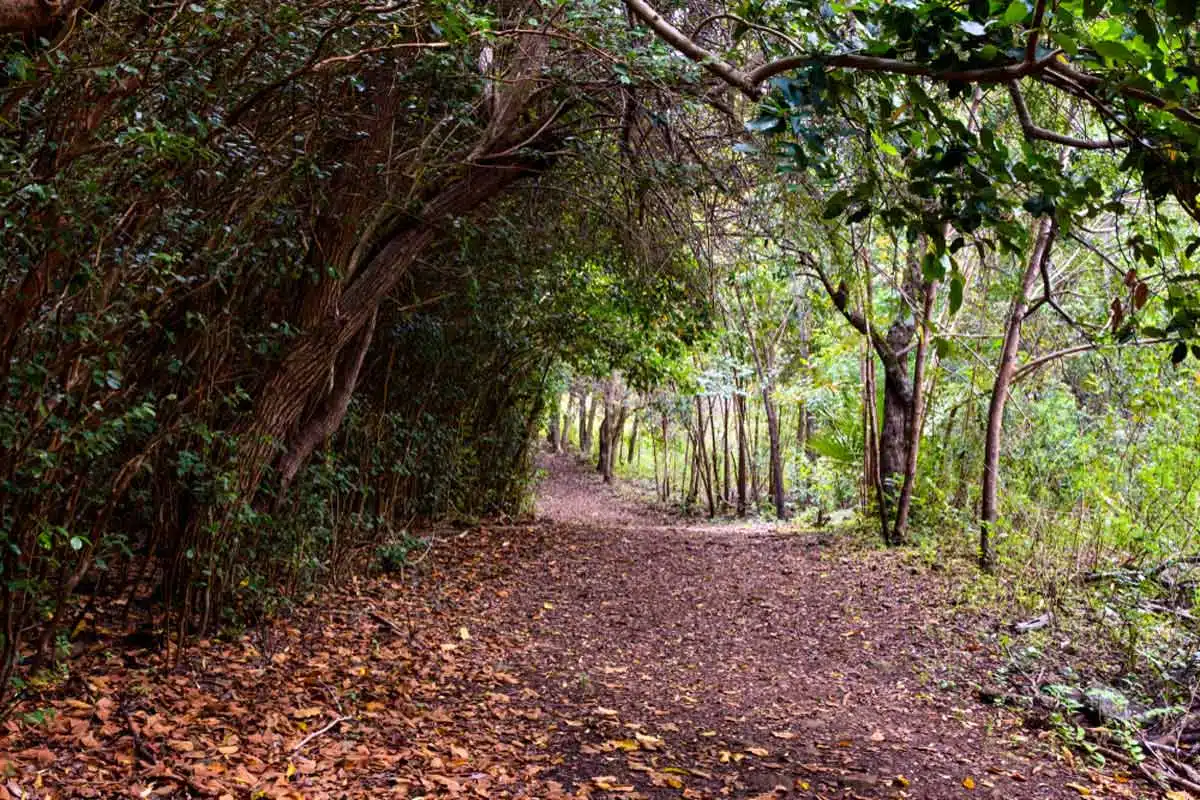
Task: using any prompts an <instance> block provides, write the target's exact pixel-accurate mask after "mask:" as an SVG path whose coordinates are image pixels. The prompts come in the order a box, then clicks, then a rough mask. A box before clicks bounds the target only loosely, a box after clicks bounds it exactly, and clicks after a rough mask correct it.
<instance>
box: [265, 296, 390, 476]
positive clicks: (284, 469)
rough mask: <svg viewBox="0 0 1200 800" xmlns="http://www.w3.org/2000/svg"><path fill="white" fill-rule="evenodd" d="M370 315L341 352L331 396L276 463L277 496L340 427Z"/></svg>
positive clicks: (370, 332) (370, 334) (367, 343)
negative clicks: (361, 328) (277, 464)
mask: <svg viewBox="0 0 1200 800" xmlns="http://www.w3.org/2000/svg"><path fill="white" fill-rule="evenodd" d="M377 316H378V315H377V314H372V315H371V319H370V321H369V322H368V323H367V327H366V328H364V329H363V331H362V333H361V334H359V341H358V342H357V344H356V345H355V346H354V347H352V348H347V349H346V351H343V353H342V354H341V355H342V361H341V363H340V364H339V365H338V370H337V377H336V379H335V383H334V388H333V393H332V394H330V395H329V397H328V398H327V399H326V400H325V402H324V403H323V404H322V405H321V408H320V410H319V411H318V412H317V413H316V414H314V415H313V417H312V419H310V420H309V421H308V422H307V423H306V424H305V425H304V427H303V428H301V430H300V432H299V433H298V434H297V435H296V436H294V437H293V441H292V445H291V447H290V448H289V449H288V451H287V452H286V453H284V455H283V457H282V458H280V460H279V485H280V490H281V491H280V496H282V493H283V492H285V491H287V489H288V487H290V486H291V485H292V481H294V480H295V479H296V475H297V474H298V473H299V472H300V469H301V468H302V467H303V466H304V464H305V463H306V462H307V461H308V458H309V456H311V455H312V452H313V450H314V449H316V446H317V445H318V444H320V443H321V442H323V441H325V439H327V438H328V437H329V436H331V435H332V434H333V432H334V431H336V430H337V429H338V427H339V426H341V424H342V420H343V419H345V417H346V411H347V410H349V408H350V399H351V398H352V397H353V396H354V389H355V387H356V386H357V385H358V375H359V373H360V372H361V371H362V365H363V361H365V360H366V357H367V351H368V350H370V348H371V341H372V339H374V337H375V319H376V317H377Z"/></svg>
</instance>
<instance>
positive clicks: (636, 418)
mask: <svg viewBox="0 0 1200 800" xmlns="http://www.w3.org/2000/svg"><path fill="white" fill-rule="evenodd" d="M641 419H642V415H641V414H639V413H637V412H636V411H635V412H633V430H632V431H630V433H629V454H628V455H627V456H626V458H625V463H626V464H633V463H635V460H634V456H635V455H636V452H637V451H636V448H637V438H638V423H639V422H641Z"/></svg>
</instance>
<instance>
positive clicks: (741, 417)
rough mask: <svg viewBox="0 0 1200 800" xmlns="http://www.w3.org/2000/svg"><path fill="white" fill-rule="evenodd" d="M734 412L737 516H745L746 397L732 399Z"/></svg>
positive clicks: (738, 396)
mask: <svg viewBox="0 0 1200 800" xmlns="http://www.w3.org/2000/svg"><path fill="white" fill-rule="evenodd" d="M734 411H735V412H736V416H737V451H738V455H737V515H738V517H741V518H744V517H745V516H746V482H747V474H746V473H747V469H746V467H747V464H746V397H745V395H741V394H739V395H737V396H736V397H735V398H734Z"/></svg>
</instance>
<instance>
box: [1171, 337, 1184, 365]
mask: <svg viewBox="0 0 1200 800" xmlns="http://www.w3.org/2000/svg"><path fill="white" fill-rule="evenodd" d="M1187 354H1188V346H1187V343H1186V342H1179V343H1178V344H1176V345H1175V349H1174V350H1172V351H1171V363H1172V364H1175V365H1176V366H1178V365H1179V364H1182V363H1183V360H1184V359H1185V358H1187Z"/></svg>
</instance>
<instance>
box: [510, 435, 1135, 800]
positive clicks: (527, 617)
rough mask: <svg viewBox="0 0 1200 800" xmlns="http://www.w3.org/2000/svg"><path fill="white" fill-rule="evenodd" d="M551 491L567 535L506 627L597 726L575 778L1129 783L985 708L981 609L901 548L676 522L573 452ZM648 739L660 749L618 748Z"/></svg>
mask: <svg viewBox="0 0 1200 800" xmlns="http://www.w3.org/2000/svg"><path fill="white" fill-rule="evenodd" d="M542 491H543V499H542V502H541V505H540V507H539V510H540V512H541V513H542V514H543V515H544V516H546V517H548V518H550V519H552V520H553V521H554V522H555V523H557V528H558V529H559V530H560V531H561V534H560V538H559V539H558V540H557V542H556V543H555V546H554V547H553V548H552V549H551V550H550V551H548V552H547V553H546V554H545V556H543V558H542V559H541V560H539V561H538V562H536V563H530V564H528V565H525V567H523V568H522V569H519V570H518V571H517V572H516V573H514V574H513V575H512V576H511V577H510V578H509V582H510V583H511V584H513V585H519V586H521V587H523V589H522V590H521V591H520V592H518V593H517V594H516V597H517V598H519V599H518V600H516V602H514V604H513V608H512V610H513V611H515V612H516V613H514V614H512V615H511V616H506V617H505V618H504V619H503V620H498V621H497V623H498V624H499V625H501V626H507V625H515V626H517V627H520V628H523V629H524V631H525V633H526V634H527V635H526V641H527V642H528V644H527V646H526V648H525V649H524V650H523V652H521V653H520V655H519V657H518V656H514V658H516V659H517V660H519V661H520V662H522V664H523V666H524V668H525V669H526V670H528V671H532V672H536V673H537V674H539V675H540V676H541V678H540V682H541V686H542V687H544V689H543V691H544V695H545V699H546V700H547V701H548V703H547V705H548V706H549V709H550V710H551V712H552V713H555V714H557V715H558V716H559V717H560V718H563V719H570V720H572V721H574V722H582V723H583V724H582V725H581V726H574V727H568V728H566V729H565V730H563V731H560V737H559V740H558V741H559V743H558V744H557V750H558V752H559V753H560V755H561V757H562V759H563V761H562V763H561V764H558V765H557V766H556V769H555V771H554V774H555V775H556V776H557V777H558V778H559V779H560V780H561V781H562V782H563V783H564V784H566V785H568V786H571V785H578V784H580V783H582V782H584V781H586V780H588V779H589V778H592V779H594V778H595V776H603V775H612V776H614V777H616V778H617V779H618V780H617V781H616V782H617V783H618V784H622V785H633V786H635V787H636V788H637V789H638V790H639V791H641V792H643V793H645V794H647V795H648V796H652V797H656V796H661V797H671V796H678V792H672V791H669V788H670V787H667V788H665V789H664V788H663V787H662V786H661V783H662V781H663V777H662V776H663V775H664V774H665V775H671V774H679V773H674V772H667V773H663V772H662V769H661V768H662V767H663V766H664V765H674V766H676V767H679V768H682V769H684V770H689V771H690V772H689V774H688V775H687V777H686V778H685V783H686V784H687V785H688V786H689V787H691V788H692V790H693V791H696V792H697V794H695V795H694V796H706V797H707V796H719V795H727V796H732V797H746V796H755V795H760V794H762V795H770V794H771V793H779V794H783V793H785V792H786V793H795V795H794V796H860V797H902V796H907V797H921V798H942V797H947V798H948V797H970V796H979V795H984V796H1006V797H1022V798H1025V797H1028V798H1041V797H1079V796H1080V788H1085V789H1090V791H1091V792H1093V793H1095V794H1101V795H1104V793H1105V792H1112V793H1121V794H1124V793H1125V792H1126V791H1129V792H1130V793H1132V790H1131V789H1129V788H1128V786H1127V785H1125V784H1123V783H1121V782H1113V783H1109V782H1108V780H1107V779H1106V778H1105V776H1091V777H1092V778H1095V779H1096V780H1097V781H1099V782H1100V783H1101V784H1103V786H1098V785H1096V784H1095V783H1092V782H1091V780H1090V779H1089V778H1088V777H1080V776H1079V775H1077V774H1075V773H1074V772H1073V771H1071V770H1070V769H1068V768H1067V765H1064V764H1062V763H1059V760H1058V759H1057V758H1056V757H1055V756H1053V755H1051V754H1050V752H1049V748H1050V747H1051V746H1052V745H1053V740H1052V738H1051V737H1049V736H1048V735H1042V736H1040V737H1039V735H1038V733H1037V732H1033V731H1030V730H1026V729H1025V728H1024V727H1023V726H1022V725H1021V723H1020V721H1019V720H1018V719H1017V718H1016V717H1015V716H1013V715H1011V714H1009V713H1007V712H1005V711H1002V710H998V709H992V708H988V707H985V706H983V705H981V704H980V703H979V702H978V701H977V700H975V698H974V693H973V690H972V687H971V685H970V682H971V681H972V680H973V679H974V680H977V681H981V682H983V681H986V674H985V673H984V672H983V669H984V668H983V664H984V663H985V662H986V654H982V653H979V652H978V651H979V650H980V647H979V645H978V644H977V640H976V638H975V637H974V633H975V632H974V631H973V630H971V627H970V625H971V622H972V620H969V619H963V620H957V621H956V618H955V617H956V615H955V613H954V611H953V609H952V608H950V607H949V606H948V604H949V603H950V602H951V598H950V597H949V595H948V593H947V591H946V590H945V588H944V587H941V586H939V585H938V584H937V581H936V577H935V576H930V575H929V574H927V573H925V572H923V571H921V570H917V569H914V568H910V567H908V566H906V565H905V564H904V562H903V559H902V557H901V556H900V555H898V554H895V553H886V552H877V551H867V552H854V551H853V550H852V549H850V548H846V547H841V548H839V547H836V546H828V545H829V544H830V543H829V542H828V541H825V542H823V541H822V540H821V539H820V538H819V537H817V536H815V535H797V534H794V533H784V534H779V533H775V532H774V531H773V530H772V529H771V527H770V526H765V525H761V524H760V525H741V526H739V525H729V524H717V525H696V524H691V525H688V526H686V527H683V526H680V525H679V524H678V523H676V524H674V525H672V524H671V520H669V519H664V518H662V516H661V515H660V514H657V513H655V512H651V511H648V510H647V509H645V508H644V507H640V506H639V505H638V504H637V503H636V502H633V501H630V500H628V499H625V498H622V497H619V496H618V495H616V494H615V493H614V492H613V491H612V490H611V489H609V488H608V487H604V486H603V485H602V484H600V483H599V482H598V481H597V480H596V479H595V478H594V476H592V475H591V474H589V473H586V472H581V471H580V470H579V469H578V468H577V467H574V466H573V465H572V464H571V463H570V462H569V461H568V460H567V459H565V458H559V459H556V460H555V461H554V462H553V464H552V465H551V470H550V478H549V479H548V480H547V481H546V482H545V484H544V485H543V489H542ZM823 545H824V546H823ZM610 712H615V713H610ZM639 732H640V733H643V734H644V735H651V736H657V737H661V738H662V739H663V742H664V743H663V746H662V748H661V750H659V751H655V750H647V749H646V748H645V747H639V749H637V750H633V751H631V752H626V751H625V750H623V749H621V748H622V746H626V745H624V744H623V742H625V741H627V740H629V739H630V738H633V741H634V742H636V741H637V740H636V738H634V737H635V735H636V734H637V733H639ZM656 765H657V766H656ZM642 766H648V767H651V769H650V771H645V770H640V769H639V767H642ZM655 783H658V784H659V786H657V787H656V786H654V784H655ZM1070 783H1074V784H1076V787H1080V788H1076V787H1072V786H1068V784H1070Z"/></svg>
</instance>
